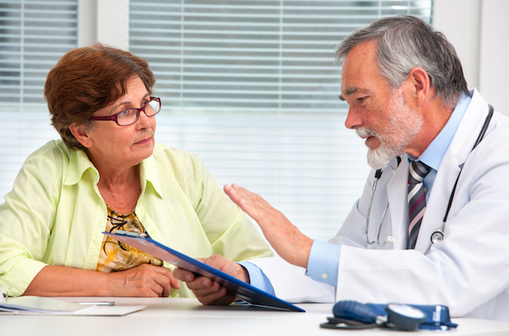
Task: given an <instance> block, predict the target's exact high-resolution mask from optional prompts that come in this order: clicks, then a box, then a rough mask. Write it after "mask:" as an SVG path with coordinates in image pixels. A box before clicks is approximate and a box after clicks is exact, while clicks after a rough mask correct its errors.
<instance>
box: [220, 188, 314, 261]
mask: <svg viewBox="0 0 509 336" xmlns="http://www.w3.org/2000/svg"><path fill="white" fill-rule="evenodd" d="M224 192H225V193H226V194H227V195H228V196H229V197H230V198H231V200H232V201H233V202H234V203H236V204H237V205H238V206H239V207H240V208H241V209H242V210H243V211H244V212H246V213H247V214H248V215H249V216H251V218H253V219H254V220H255V221H256V222H257V223H258V225H260V228H261V229H262V231H263V234H264V235H265V238H267V240H268V241H269V243H270V245H272V247H273V248H274V250H275V251H276V252H277V253H278V254H279V255H280V256H281V257H282V258H283V259H285V260H286V261H287V262H289V263H290V264H293V265H296V266H300V267H304V268H306V267H307V264H308V259H309V253H310V251H311V246H312V245H313V240H312V239H311V238H309V237H307V236H306V235H304V234H303V233H302V232H300V231H299V230H298V229H297V228H296V227H295V226H294V225H293V224H292V223H290V221H289V220H288V219H287V218H286V217H285V216H284V215H283V214H282V213H281V212H280V211H278V210H276V209H274V208H273V207H272V206H271V205H270V204H269V203H267V202H266V201H265V200H264V199H263V198H262V197H261V196H260V195H257V194H255V193H252V192H250V191H249V190H247V189H245V188H242V187H239V186H238V185H236V184H232V185H231V186H229V185H225V186H224Z"/></svg>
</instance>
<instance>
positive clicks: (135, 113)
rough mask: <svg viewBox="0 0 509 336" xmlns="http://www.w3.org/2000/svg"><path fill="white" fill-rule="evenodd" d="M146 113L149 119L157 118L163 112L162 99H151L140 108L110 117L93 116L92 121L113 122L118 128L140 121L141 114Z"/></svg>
mask: <svg viewBox="0 0 509 336" xmlns="http://www.w3.org/2000/svg"><path fill="white" fill-rule="evenodd" d="M142 111H143V112H144V113H145V114H146V115H147V117H152V116H155V115H156V114H158V113H159V111H161V98H158V97H150V100H149V101H148V102H146V103H145V104H143V105H142V106H141V107H140V108H130V109H127V110H123V111H120V112H118V113H115V114H114V115H110V116H102V117H99V116H91V117H90V118H89V119H90V120H113V121H115V122H116V123H117V125H118V126H129V125H132V124H134V123H135V122H137V121H138V119H140V113H141V112H142Z"/></svg>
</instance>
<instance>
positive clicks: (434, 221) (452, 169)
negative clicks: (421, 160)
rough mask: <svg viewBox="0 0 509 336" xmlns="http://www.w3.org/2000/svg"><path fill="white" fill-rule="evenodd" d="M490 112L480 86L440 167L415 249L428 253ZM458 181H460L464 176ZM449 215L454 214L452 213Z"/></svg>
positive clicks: (475, 91)
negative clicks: (461, 169)
mask: <svg viewBox="0 0 509 336" xmlns="http://www.w3.org/2000/svg"><path fill="white" fill-rule="evenodd" d="M480 111H482V113H480ZM487 114H488V105H487V103H486V102H485V101H484V99H482V98H481V96H480V94H479V93H478V92H477V90H474V94H473V96H472V100H471V101H470V104H469V106H468V108H467V110H466V111H465V115H464V116H463V119H462V120H461V122H460V125H459V126H458V129H457V131H456V134H455V135H454V138H453V140H452V142H451V145H450V146H449V149H448V150H447V152H446V153H445V156H444V158H443V160H442V163H441V164H440V167H439V168H438V171H437V175H436V177H435V182H434V183H433V187H432V189H431V194H430V195H429V199H428V203H427V205H426V208H427V209H432V210H430V211H426V213H425V214H424V218H423V221H422V225H421V229H420V232H419V236H418V238H417V243H416V245H415V249H416V250H418V251H421V252H423V253H426V251H427V250H428V249H429V248H430V247H431V238H430V237H431V234H432V233H433V231H435V230H436V229H438V228H439V227H440V226H441V225H442V221H443V218H444V215H445V211H446V209H447V204H448V202H449V197H450V195H451V191H452V188H453V187H454V183H455V182H456V178H457V177H458V174H459V172H460V167H461V166H462V165H463V164H464V163H465V160H466V159H467V157H468V155H469V154H470V151H471V150H472V147H473V146H474V143H475V141H476V139H477V135H478V134H479V132H480V131H481V128H482V125H483V123H484V120H485V118H486V115H487ZM459 183H461V178H460V182H459ZM449 217H451V214H450V215H449Z"/></svg>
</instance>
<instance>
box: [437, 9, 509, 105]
mask: <svg viewBox="0 0 509 336" xmlns="http://www.w3.org/2000/svg"><path fill="white" fill-rule="evenodd" d="M507 13H509V1H507V0H435V1H434V8H433V26H434V27H435V29H437V30H439V31H441V32H442V33H444V34H445V36H446V37H447V38H448V39H449V41H451V43H452V44H453V45H454V47H455V48H456V51H457V53H458V56H459V58H460V59H461V62H462V63H463V69H464V72H465V77H466V79H467V82H468V86H469V87H470V88H472V87H476V88H477V89H478V90H479V92H480V93H481V94H482V95H483V97H484V98H485V99H486V100H487V101H488V103H490V104H492V105H493V106H494V107H495V110H497V111H499V112H502V113H504V114H506V115H509V100H507V99H505V98H506V97H505V94H507V93H506V91H507V88H508V86H509V85H508V84H507V80H506V79H507V78H509V65H508V56H509V20H508V19H507Z"/></svg>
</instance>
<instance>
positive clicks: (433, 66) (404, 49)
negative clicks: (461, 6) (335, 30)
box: [336, 15, 469, 107]
mask: <svg viewBox="0 0 509 336" xmlns="http://www.w3.org/2000/svg"><path fill="white" fill-rule="evenodd" d="M369 41H377V48H378V50H377V60H378V66H379V67H380V72H381V75H382V76H384V77H385V78H386V80H387V83H388V84H389V86H390V87H391V89H395V88H398V87H400V86H401V84H402V83H403V81H404V80H405V79H406V78H407V77H408V74H409V73H410V70H412V68H414V67H420V68H423V69H424V70H425V71H426V72H427V73H428V76H429V78H430V81H431V86H434V87H435V88H436V96H435V97H440V98H441V99H442V100H443V102H444V103H445V104H446V105H447V106H449V107H453V106H455V105H456V104H457V102H458V99H459V97H460V95H461V94H462V93H464V94H466V95H468V94H469V93H468V87H467V82H466V80H465V76H464V75H463V68H462V67H461V62H460V60H459V58H458V55H456V51H455V50H454V47H453V46H452V45H451V44H450V43H449V41H447V39H446V38H445V36H444V35H443V34H442V33H440V32H437V31H433V29H432V28H431V27H430V26H429V25H428V24H426V23H425V22H424V21H422V20H421V19H418V18H416V17H414V16H408V15H406V16H396V17H386V18H382V19H379V20H377V21H374V22H372V23H371V24H370V25H369V26H367V27H364V28H361V29H358V30H356V31H355V32H353V33H352V34H351V35H350V36H348V37H346V38H345V39H344V40H343V41H341V42H340V43H339V44H338V45H337V47H336V63H340V62H341V61H342V60H343V59H344V58H345V57H346V55H347V54H348V53H349V52H350V51H351V50H352V49H353V48H354V47H356V46H357V45H359V44H361V43H364V42H369Z"/></svg>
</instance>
